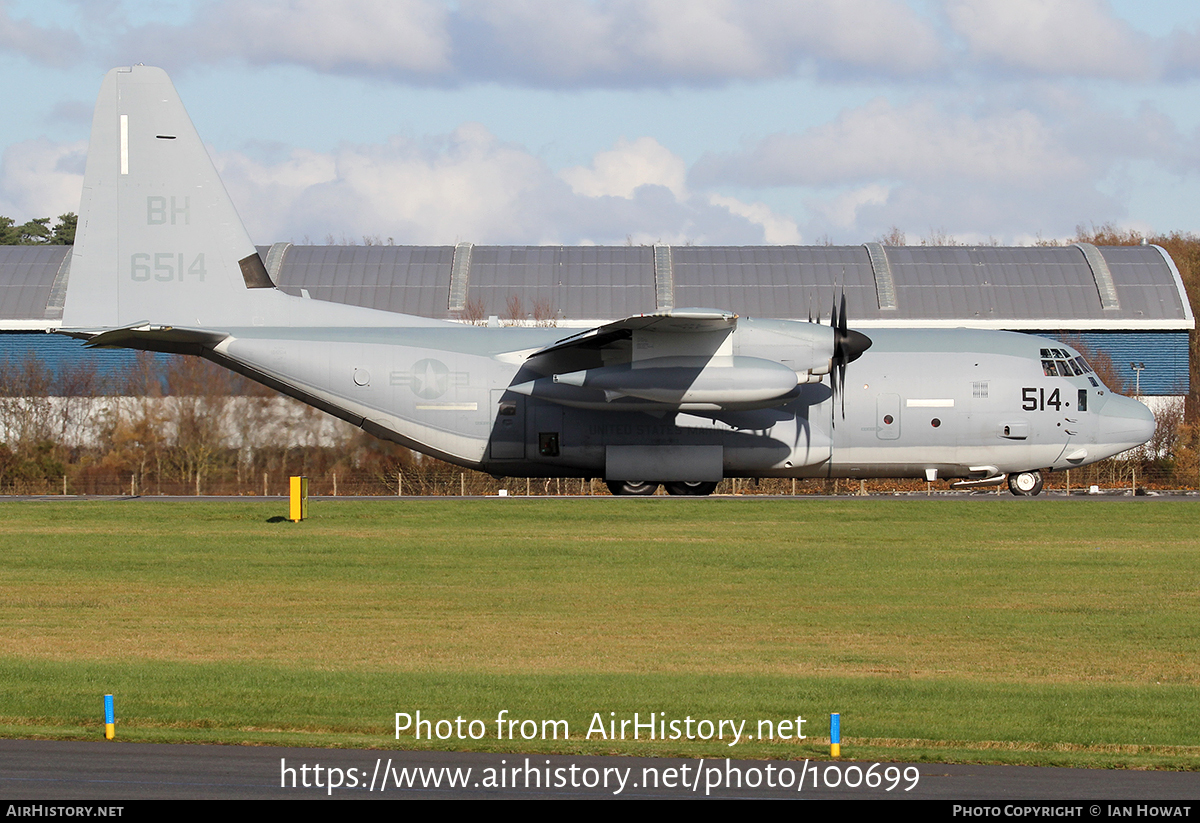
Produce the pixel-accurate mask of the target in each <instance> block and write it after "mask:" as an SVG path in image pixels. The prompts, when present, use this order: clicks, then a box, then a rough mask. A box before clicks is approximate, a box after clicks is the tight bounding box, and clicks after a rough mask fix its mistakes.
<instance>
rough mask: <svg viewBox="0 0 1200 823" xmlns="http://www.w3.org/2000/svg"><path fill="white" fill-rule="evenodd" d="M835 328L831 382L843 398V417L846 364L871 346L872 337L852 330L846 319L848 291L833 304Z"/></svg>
mask: <svg viewBox="0 0 1200 823" xmlns="http://www.w3.org/2000/svg"><path fill="white" fill-rule="evenodd" d="M829 325H830V326H831V327H832V328H833V363H832V368H831V369H830V370H829V384H830V388H831V389H832V390H833V396H834V397H835V398H839V397H840V398H841V406H842V419H845V417H846V392H845V389H846V364H847V363H850V362H853V361H855V360H857V359H858V358H859V357H861V356H862V353H863V352H865V351H866V350H867V349H869V348H871V338H869V337H867V336H866V335H865V334H863V333H862V332H857V331H851V330H850V329H849V328H848V327H847V320H846V292H845V291H844V290H843V291H842V305H841V309H840V310H839V309H838V304H837V303H836V302H835V303H834V304H833V312H832V314H831V315H830V317H829Z"/></svg>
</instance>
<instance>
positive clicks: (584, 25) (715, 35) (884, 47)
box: [459, 0, 942, 85]
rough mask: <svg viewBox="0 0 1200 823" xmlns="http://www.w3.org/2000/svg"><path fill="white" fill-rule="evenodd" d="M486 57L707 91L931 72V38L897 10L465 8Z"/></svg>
mask: <svg viewBox="0 0 1200 823" xmlns="http://www.w3.org/2000/svg"><path fill="white" fill-rule="evenodd" d="M459 7H460V19H461V20H462V22H463V23H464V24H466V25H468V26H471V27H472V28H471V30H472V32H473V35H474V38H475V39H474V40H473V41H472V44H473V45H474V46H476V47H477V48H478V49H479V51H480V52H481V55H482V56H481V57H479V58H477V59H478V61H479V62H480V63H481V64H484V63H486V65H487V66H488V67H489V70H490V71H491V72H493V73H495V74H497V75H500V76H517V77H521V78H522V79H524V80H526V81H532V82H535V83H537V84H548V85H572V84H577V83H596V84H601V85H606V84H617V85H654V84H658V83H664V82H666V83H672V82H682V83H707V82H723V81H727V80H731V79H738V78H741V79H754V78H765V77H778V76H786V75H790V74H792V73H793V72H795V71H796V69H797V68H798V67H800V66H804V65H809V64H815V65H817V66H820V67H841V68H849V69H851V70H853V71H858V70H871V71H879V72H882V73H884V74H889V75H890V74H900V75H903V74H910V73H913V72H926V71H929V70H930V69H932V68H934V67H935V66H936V65H938V64H939V63H940V61H941V59H942V48H941V45H940V44H939V42H938V39H937V36H936V34H935V32H934V31H933V29H932V28H931V27H930V26H929V25H928V24H927V23H925V22H924V21H923V20H921V19H920V18H919V17H918V16H917V15H916V14H915V13H914V12H913V11H912V10H911V9H910V8H909V7H908V6H907V5H906V4H905V3H903V2H898V0H809V2H805V3H796V2H792V1H791V0H512V2H507V3H494V2H489V0H464V1H463V2H461V3H460V4H459Z"/></svg>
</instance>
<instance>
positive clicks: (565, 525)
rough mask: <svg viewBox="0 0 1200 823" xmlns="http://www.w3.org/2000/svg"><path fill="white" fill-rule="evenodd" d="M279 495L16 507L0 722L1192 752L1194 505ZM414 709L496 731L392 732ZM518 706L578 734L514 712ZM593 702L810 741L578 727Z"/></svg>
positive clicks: (167, 735)
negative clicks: (831, 728)
mask: <svg viewBox="0 0 1200 823" xmlns="http://www.w3.org/2000/svg"><path fill="white" fill-rule="evenodd" d="M282 509H283V505H282V504H279V503H269V502H266V503H264V502H258V503H197V502H181V503H152V502H144V501H132V502H109V503H101V502H90V503H89V502H67V503H49V502H26V503H16V502H9V503H4V504H2V505H0V553H2V557H3V562H0V591H2V592H3V594H2V596H0V630H2V631H0V686H2V693H0V734H3V735H6V736H46V737H69V738H88V737H93V738H94V737H95V736H97V735H99V734H101V731H102V728H103V717H102V714H101V711H100V707H101V699H102V695H103V694H104V693H106V692H112V693H114V694H115V695H116V700H117V713H118V736H119V737H120V739H122V740H163V741H165V740H171V741H194V742H234V743H240V742H247V743H280V744H283V743H286V744H289V745H292V744H294V745H354V746H376V747H388V746H402V747H406V748H408V747H425V746H428V747H430V748H457V749H468V748H470V749H489V750H509V751H512V750H523V751H546V752H549V751H557V752H610V751H611V752H622V753H629V754H683V755H696V756H701V755H704V756H738V757H772V758H784V757H793V758H794V757H814V756H821V755H822V754H827V753H828V716H829V713H830V712H833V711H839V712H841V713H842V731H843V755H844V756H847V757H855V758H869V759H897V760H898V759H905V760H921V759H932V760H947V761H955V760H969V761H990V762H1014V763H1015V762H1020V763H1047V764H1064V765H1065V764H1071V765H1092V766H1130V767H1139V768H1154V767H1158V768H1164V767H1165V768H1185V769H1196V768H1200V712H1197V711H1196V706H1197V698H1198V697H1200V558H1198V556H1197V548H1198V547H1200V540H1198V539H1197V537H1196V520H1197V513H1200V509H1197V508H1196V505H1195V504H1194V503H1189V502H1166V501H1162V502H1158V501H1155V502H1150V501H1138V502H1132V501H1130V502H1126V501H1043V500H1038V501H1011V502H999V501H982V502H980V501H928V500H902V501H852V500H836V501H827V500H790V501H778V500H763V501H754V500H739V501H732V500H716V499H714V500H695V501H689V500H677V499H663V500H659V499H647V500H636V499H635V500H621V499H618V500H614V499H610V498H597V499H576V500H570V499H568V500H562V499H558V500H546V501H539V500H520V499H507V500H489V501H446V502H442V501H431V502H424V501H422V502H416V501H409V502H395V503H383V502H369V503H349V502H337V503H324V502H314V503H313V504H311V506H310V514H311V519H310V520H308V521H306V522H304V523H300V524H293V523H287V522H271V521H272V520H277V519H278V518H277V516H278V515H279V514H281V513H282ZM417 709H420V710H421V712H422V717H425V718H431V719H434V720H437V719H439V718H441V719H449V720H453V719H454V718H456V717H459V716H461V717H462V718H464V719H465V720H470V719H480V720H483V721H485V722H486V723H487V724H488V726H487V734H486V736H485V737H483V738H482V739H480V740H477V741H472V740H465V741H463V740H457V739H451V740H447V741H437V740H435V741H432V742H428V743H427V742H426V741H424V740H421V741H417V740H416V739H415V738H414V737H412V736H411V734H405V735H403V736H401V738H400V739H399V740H395V739H394V720H393V718H394V714H395V713H396V712H408V713H413V712H415V711H416V710H417ZM502 709H506V710H508V712H509V714H508V715H507V717H508V718H510V719H518V720H519V719H534V720H537V721H538V722H539V723H540V721H542V720H546V719H565V720H567V721H568V723H569V726H570V730H571V737H570V739H568V740H562V739H559V740H557V741H555V740H550V741H542V740H520V739H518V740H515V741H510V740H507V739H505V740H497V739H496V727H495V723H494V721H495V718H496V716H497V714H498V712H499V711H500V710H502ZM597 712H598V713H600V715H601V717H602V718H603V720H604V721H605V722H606V723H607V721H608V720H609V719H611V718H613V717H615V718H617V719H621V718H630V719H632V714H633V712H638V713H639V715H640V717H641V718H642V719H643V720H644V719H645V717H646V716H647V715H648V714H649V713H650V712H655V713H663V714H665V716H666V717H667V719H668V720H670V719H679V720H683V719H684V718H685V717H688V716H690V717H692V718H694V719H702V718H708V719H711V720H713V721H717V720H718V719H732V720H737V721H740V720H746V721H747V722H746V731H747V732H748V733H753V730H754V729H755V728H756V724H757V722H758V721H759V720H770V721H773V722H778V721H780V720H785V719H788V718H792V719H794V718H795V717H796V716H797V715H801V716H803V717H805V718H806V720H807V723H806V725H805V727H804V732H805V733H806V734H807V735H808V738H807V739H805V740H796V739H788V740H783V739H775V740H760V739H755V740H753V741H745V740H742V741H741V742H739V743H738V745H737V746H735V747H729V746H727V745H725V743H727V742H728V737H727V738H726V739H725V740H724V741H716V740H712V741H707V742H706V741H700V740H695V741H688V740H676V741H658V740H656V741H653V742H651V741H647V740H645V739H641V740H637V741H634V740H631V739H626V740H624V741H621V740H615V741H614V740H604V739H600V738H599V736H598V735H596V734H593V735H592V736H591V739H590V740H588V739H585V732H586V731H587V730H588V727H589V725H590V721H591V720H592V718H593V715H594V713H597ZM610 712H615V713H616V714H615V715H610V714H609V713H610ZM629 734H631V732H629V733H627V737H628V736H629ZM644 736H645V735H644V732H643V734H642V737H643V738H644ZM756 736H757V735H756Z"/></svg>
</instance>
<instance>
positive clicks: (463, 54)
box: [0, 0, 1200, 244]
mask: <svg viewBox="0 0 1200 823" xmlns="http://www.w3.org/2000/svg"><path fill="white" fill-rule="evenodd" d="M131 63H146V64H150V65H159V66H162V67H164V68H165V69H167V71H168V72H170V74H171V76H172V78H173V80H174V82H175V85H176V87H177V88H178V89H179V92H180V94H181V95H182V97H183V100H184V103H185V105H186V106H187V107H188V110H189V112H190V113H191V115H192V119H193V121H194V122H195V123H196V126H197V128H198V129H199V131H200V134H201V136H202V137H203V138H204V140H205V141H206V142H207V144H208V146H209V150H210V152H211V153H212V155H213V157H214V159H215V160H216V163H217V166H218V168H219V169H220V170H221V173H222V176H223V178H224V180H225V183H226V186H227V187H228V188H229V190H230V193H231V195H232V196H233V198H234V201H235V203H236V204H237V206H238V209H239V211H240V213H241V215H242V217H243V219H244V220H245V221H246V224H247V226H248V228H249V230H250V233H251V236H252V237H253V238H254V239H255V241H256V242H259V243H270V242H274V241H278V240H290V241H292V242H296V243H303V242H314V243H323V242H326V240H327V239H328V238H330V237H332V238H333V239H334V240H335V241H337V242H349V241H351V240H358V241H359V242H361V240H362V238H363V236H364V235H367V236H372V237H379V238H380V239H381V240H383V241H384V242H386V241H387V239H388V238H391V239H392V240H393V241H394V242H396V243H412V244H443V243H453V242H456V241H460V240H469V241H472V242H476V243H513V244H525V243H531V244H543V243H566V244H579V243H602V244H613V243H625V242H627V241H632V242H635V243H644V242H656V241H662V242H669V243H686V242H693V243H698V244H761V243H827V242H833V243H861V242H864V241H867V240H873V239H878V238H880V237H882V236H883V235H885V234H886V233H888V232H889V231H890V230H891V229H892V228H893V227H895V228H899V229H900V230H902V231H903V232H905V233H906V235H907V237H908V241H909V242H910V243H913V242H919V241H920V240H921V239H922V238H928V237H933V236H942V235H951V236H954V237H956V238H958V239H959V240H960V241H966V242H972V241H974V242H986V241H988V240H989V239H995V240H998V241H999V242H1002V243H1027V242H1031V241H1033V240H1035V239H1036V238H1038V237H1044V238H1066V237H1069V236H1070V235H1071V234H1073V232H1074V230H1075V228H1076V226H1078V225H1080V224H1085V225H1088V224H1093V223H1095V224H1101V223H1114V224H1116V225H1118V226H1122V227H1129V228H1136V229H1140V230H1143V231H1145V230H1151V231H1174V230H1181V231H1200V6H1197V4H1195V3H1185V2H1174V1H1169V0H1162V1H1161V2H1155V1H1154V0H1150V1H1149V2H1133V0H1109V1H1108V2H1106V1H1105V0H907V1H906V0H457V1H456V2H455V1H454V0H339V2H319V0H210V1H209V2H200V0H156V2H154V3H147V2H135V1H134V0H128V1H127V2H123V1H122V0H86V2H85V0H0V71H2V72H3V75H2V76H3V77H4V79H5V80H6V82H5V83H4V92H3V95H4V105H3V107H2V108H0V150H2V152H3V154H2V157H0V214H2V215H7V216H10V217H14V218H16V219H18V220H20V221H24V220H26V219H29V218H31V217H40V216H54V215H58V214H60V213H62V212H66V211H76V210H78V202H79V190H80V185H81V181H82V174H83V165H84V155H85V153H86V147H87V132H88V128H89V125H90V118H91V107H92V105H93V102H94V100H95V95H96V92H97V90H98V89H99V84H100V79H101V77H102V76H103V74H104V72H105V71H106V70H107V69H108V68H111V67H113V66H118V65H129V64H131Z"/></svg>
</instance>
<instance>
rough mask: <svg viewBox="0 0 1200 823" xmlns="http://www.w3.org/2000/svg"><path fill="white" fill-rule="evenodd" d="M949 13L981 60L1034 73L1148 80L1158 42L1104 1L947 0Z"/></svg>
mask: <svg viewBox="0 0 1200 823" xmlns="http://www.w3.org/2000/svg"><path fill="white" fill-rule="evenodd" d="M945 12H946V17H947V19H948V21H949V23H950V26H951V27H952V28H953V30H954V31H955V32H956V33H957V34H958V35H959V36H960V37H962V38H963V40H965V41H966V44H967V48H968V51H969V53H970V55H971V56H972V57H973V58H974V59H976V60H979V61H981V62H983V63H990V64H994V65H998V66H1002V67H1005V68H1008V69H1015V70H1018V71H1021V72H1028V73H1030V74H1043V75H1047V74H1048V75H1058V76H1083V77H1114V78H1121V79H1130V80H1138V79H1146V78H1148V77H1149V76H1150V74H1151V73H1152V71H1153V69H1154V54H1153V49H1154V44H1153V42H1152V40H1151V39H1150V38H1149V37H1147V36H1145V35H1143V34H1141V33H1139V32H1136V31H1135V30H1134V29H1133V28H1132V27H1131V26H1130V25H1129V24H1128V23H1126V22H1125V21H1123V20H1120V19H1118V18H1117V17H1115V16H1114V15H1113V14H1112V11H1111V9H1110V8H1109V7H1108V4H1107V3H1104V2H1102V0H1054V1H1053V2H1047V1H1046V0H946V4H945Z"/></svg>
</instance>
